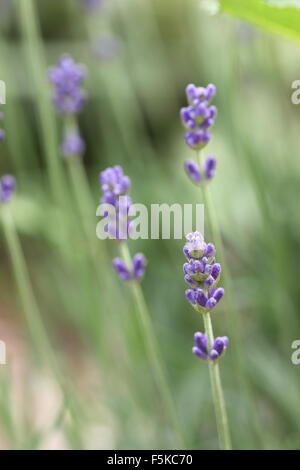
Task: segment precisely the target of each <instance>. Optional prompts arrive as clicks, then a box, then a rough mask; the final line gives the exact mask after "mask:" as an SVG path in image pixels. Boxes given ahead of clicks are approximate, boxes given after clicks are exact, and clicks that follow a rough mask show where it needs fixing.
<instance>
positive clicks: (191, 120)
mask: <svg viewBox="0 0 300 470" xmlns="http://www.w3.org/2000/svg"><path fill="white" fill-rule="evenodd" d="M215 94H216V87H215V85H213V84H209V85H208V86H207V87H206V88H205V87H196V86H195V85H193V84H190V85H188V86H187V88H186V96H187V100H188V106H186V107H183V108H182V109H181V110H180V117H181V120H182V123H183V125H184V127H185V129H186V132H185V135H184V138H185V142H186V144H187V145H188V146H189V147H190V148H191V149H193V150H194V151H195V152H196V161H195V160H187V161H186V162H185V165H184V166H185V170H186V173H187V175H188V177H189V178H190V180H191V181H192V182H193V183H195V184H196V185H197V186H199V188H200V191H201V194H202V198H203V202H204V206H205V215H206V216H207V219H208V225H209V229H210V233H211V236H212V239H213V241H214V243H215V245H216V248H217V250H218V253H219V257H220V261H221V264H222V268H223V282H224V285H225V288H226V292H227V295H226V304H227V308H226V310H227V312H228V314H229V320H230V326H231V335H232V343H233V348H234V350H235V353H234V358H235V361H236V368H237V371H238V373H237V376H238V380H239V382H240V386H241V389H242V390H243V392H244V396H245V399H246V404H247V409H248V413H249V415H251V416H252V417H253V431H254V433H255V435H256V437H257V440H258V441H259V442H260V443H261V442H262V438H261V426H260V425H259V419H258V416H257V411H256V409H255V407H254V405H253V401H252V392H251V387H250V385H249V382H248V379H247V372H246V362H245V358H244V355H243V349H242V346H241V332H240V323H239V316H238V312H237V309H236V306H235V302H234V298H233V292H232V278H231V274H230V270H229V269H228V267H227V263H226V258H225V255H224V246H223V241H222V238H221V233H220V230H219V226H218V221H217V217H216V213H215V208H214V205H213V203H212V200H211V195H210V188H209V182H210V180H211V179H212V178H213V177H214V175H215V172H216V167H217V159H216V157H215V156H212V155H210V156H208V157H207V158H206V159H204V158H203V152H202V149H203V148H204V147H205V146H206V145H207V144H208V143H209V142H210V140H211V138H212V135H211V132H210V130H211V128H212V126H213V124H214V120H215V118H216V116H217V108H216V107H215V106H213V105H211V100H212V99H213V98H214V96H215Z"/></svg>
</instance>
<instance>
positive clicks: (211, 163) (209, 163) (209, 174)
mask: <svg viewBox="0 0 300 470" xmlns="http://www.w3.org/2000/svg"><path fill="white" fill-rule="evenodd" d="M216 166H217V159H216V157H214V156H212V155H211V156H209V157H207V159H206V161H205V163H204V174H205V178H206V179H208V180H210V179H212V178H213V177H214V174H215V172H216Z"/></svg>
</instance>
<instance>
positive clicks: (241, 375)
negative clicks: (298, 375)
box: [197, 152, 263, 446]
mask: <svg viewBox="0 0 300 470" xmlns="http://www.w3.org/2000/svg"><path fill="white" fill-rule="evenodd" d="M197 159H198V163H199V166H200V168H201V167H202V164H203V162H202V155H201V152H197ZM200 187H201V191H202V195H203V202H204V206H205V209H206V215H207V218H208V223H209V228H210V232H211V236H212V238H213V242H214V244H215V246H216V249H217V252H218V253H219V255H218V256H219V259H220V264H221V266H222V272H223V275H222V280H223V283H224V288H225V291H226V293H227V295H226V296H225V299H224V300H225V303H226V311H227V312H229V322H230V330H231V344H232V345H233V349H234V360H235V362H236V368H237V377H238V380H239V383H240V386H241V389H242V390H243V393H244V396H245V399H246V403H247V407H248V413H249V415H251V417H252V419H253V426H252V427H253V433H254V434H255V436H256V440H257V443H258V444H259V445H261V446H263V436H262V435H261V429H262V427H261V425H260V423H259V417H258V414H257V410H256V408H255V406H254V404H253V394H252V390H251V387H250V384H249V380H248V377H247V375H248V374H247V369H246V360H245V357H244V352H243V346H242V342H241V341H242V335H241V328H240V318H239V315H238V311H237V309H236V306H235V302H234V296H233V287H232V285H233V282H232V277H231V274H230V270H229V269H228V267H227V262H226V258H225V255H224V245H223V241H222V238H221V235H220V230H219V226H218V222H217V217H216V213H215V210H214V205H213V202H212V199H211V195H210V190H209V187H208V184H207V183H206V182H203V183H202V184H201V185H200Z"/></svg>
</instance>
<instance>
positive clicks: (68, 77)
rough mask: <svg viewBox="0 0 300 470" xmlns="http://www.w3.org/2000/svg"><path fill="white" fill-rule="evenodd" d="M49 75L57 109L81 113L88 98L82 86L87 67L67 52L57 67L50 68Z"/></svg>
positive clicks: (63, 111) (60, 111) (62, 111)
mask: <svg viewBox="0 0 300 470" xmlns="http://www.w3.org/2000/svg"><path fill="white" fill-rule="evenodd" d="M48 77H49V80H50V82H51V84H52V85H53V87H54V94H53V103H54V106H55V108H56V109H57V111H58V112H59V113H62V114H77V113H79V112H80V111H81V110H82V108H83V106H84V104H85V103H86V99H87V95H86V92H85V90H84V89H83V88H82V86H81V85H82V83H83V81H84V79H85V78H86V68H85V67H84V66H83V65H81V64H76V62H75V61H74V59H73V58H72V57H71V56H70V55H67V54H65V55H63V56H62V57H61V58H60V59H59V61H58V65H57V66H56V67H51V68H50V69H49V71H48Z"/></svg>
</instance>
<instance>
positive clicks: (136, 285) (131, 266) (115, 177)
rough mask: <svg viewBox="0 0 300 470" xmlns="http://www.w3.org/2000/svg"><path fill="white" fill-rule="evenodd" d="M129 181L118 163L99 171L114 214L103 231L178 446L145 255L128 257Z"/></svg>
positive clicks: (104, 198) (106, 201)
mask: <svg viewBox="0 0 300 470" xmlns="http://www.w3.org/2000/svg"><path fill="white" fill-rule="evenodd" d="M130 185H131V181H130V179H129V178H128V176H126V175H124V173H123V169H122V168H121V167H120V166H115V167H113V168H107V169H106V170H104V171H102V172H101V173H100V186H101V190H102V198H101V203H103V204H109V205H110V206H111V207H113V208H114V214H107V218H108V224H107V226H106V231H107V232H108V235H109V237H110V238H113V239H116V240H117V242H118V245H119V251H120V257H119V258H115V259H114V260H113V268H114V269H115V271H116V273H117V274H118V276H119V278H120V279H121V280H122V281H123V282H125V283H128V284H129V285H130V288H131V291H132V294H133V297H134V300H135V303H136V306H137V311H138V322H139V325H140V331H141V334H142V337H143V342H144V345H145V348H146V352H147V355H148V360H149V363H150V365H151V368H152V373H153V377H154V381H155V383H156V386H157V389H158V390H159V393H160V395H161V398H162V400H163V404H164V408H165V410H166V413H167V414H168V416H169V419H170V423H171V424H172V426H173V428H174V432H175V434H176V438H177V442H178V446H179V447H181V448H182V447H184V440H183V437H182V431H181V428H180V425H179V422H178V418H177V410H176V407H175V405H174V402H173V397H172V395H171V392H170V389H169V386H168V383H167V380H166V376H165V371H164V368H163V365H162V362H161V359H160V352H159V347H158V344H157V340H156V335H155V331H154V328H153V324H152V321H151V316H150V313H149V311H148V307H147V304H146V301H145V297H144V293H143V290H142V288H141V285H140V281H141V280H142V278H143V276H144V274H145V270H146V258H145V256H144V255H143V254H142V253H137V254H135V255H134V256H133V257H131V254H130V251H129V248H128V245H127V239H128V237H129V234H130V230H131V222H130V220H129V219H128V214H129V209H130V206H131V198H130V196H129V194H128V193H129V189H130Z"/></svg>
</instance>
